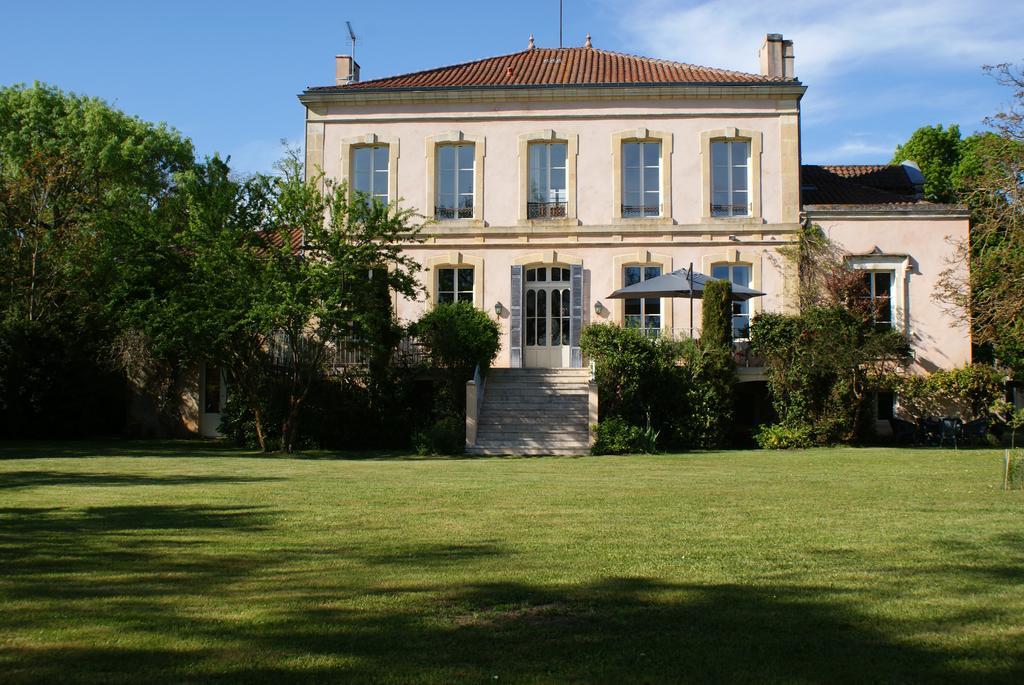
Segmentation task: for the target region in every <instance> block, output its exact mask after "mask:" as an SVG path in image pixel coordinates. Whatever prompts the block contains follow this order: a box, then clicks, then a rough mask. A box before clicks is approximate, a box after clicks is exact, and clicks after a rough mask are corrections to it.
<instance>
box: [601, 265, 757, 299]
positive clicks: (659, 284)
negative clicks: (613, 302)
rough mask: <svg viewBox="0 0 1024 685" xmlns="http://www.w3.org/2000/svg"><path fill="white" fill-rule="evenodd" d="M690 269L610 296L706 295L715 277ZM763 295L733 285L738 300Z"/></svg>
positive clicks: (658, 277) (663, 276) (677, 271)
mask: <svg viewBox="0 0 1024 685" xmlns="http://www.w3.org/2000/svg"><path fill="white" fill-rule="evenodd" d="M688 271H689V270H688V269H676V270H675V271H671V272H669V273H667V274H662V275H661V276H657V277H655V278H651V279H648V280H646V281H640V282H639V283H634V284H633V285H627V286H626V287H625V288H619V289H618V290H616V291H615V292H613V293H612V294H611V295H609V296H608V297H609V298H614V299H620V300H621V299H626V298H629V297H691V298H694V299H700V298H702V297H704V286H705V285H707V283H708V281H713V280H715V279H713V278H711V276H708V275H707V274H702V273H698V272H696V271H694V272H693V273H692V276H688V274H687V272H688ZM691 283H692V284H693V287H692V288H691V287H690V284H691ZM763 295H764V293H763V292H761V291H760V290H754V289H753V288H747V287H746V286H742V285H736V284H733V286H732V299H733V300H735V301H737V302H744V301H746V300H749V299H750V298H752V297H761V296H763Z"/></svg>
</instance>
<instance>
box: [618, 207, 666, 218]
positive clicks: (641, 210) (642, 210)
mask: <svg viewBox="0 0 1024 685" xmlns="http://www.w3.org/2000/svg"><path fill="white" fill-rule="evenodd" d="M660 213H661V207H659V206H658V205H622V217H623V218H624V219H633V218H636V217H643V216H658V215H659V214H660Z"/></svg>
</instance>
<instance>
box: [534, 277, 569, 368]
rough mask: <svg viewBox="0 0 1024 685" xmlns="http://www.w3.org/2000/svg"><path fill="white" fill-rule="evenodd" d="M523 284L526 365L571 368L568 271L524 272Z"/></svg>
mask: <svg viewBox="0 0 1024 685" xmlns="http://www.w3.org/2000/svg"><path fill="white" fill-rule="evenodd" d="M525 272H526V273H525V276H526V278H525V279H524V283H523V365H524V366H528V367H545V368H552V367H567V366H569V346H570V327H571V320H572V316H571V311H572V306H571V300H570V297H571V288H570V278H569V269H568V268H566V267H561V266H539V267H530V268H528V269H525Z"/></svg>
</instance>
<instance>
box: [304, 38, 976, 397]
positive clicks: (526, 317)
mask: <svg viewBox="0 0 1024 685" xmlns="http://www.w3.org/2000/svg"><path fill="white" fill-rule="evenodd" d="M752 49H753V46H752ZM760 64H761V69H760V73H757V74H747V73H741V72H736V71H728V70H724V69H715V68H710V67H701V66H694V65H690V64H682V63H678V62H671V61H667V60H660V59H651V58H646V57H637V56H633V55H626V54H620V53H615V52H609V51H606V50H601V49H598V48H595V47H593V46H592V45H591V41H590V37H589V36H588V37H587V42H586V45H585V46H584V47H571V48H541V47H535V46H534V44H533V40H532V38H531V40H530V44H529V47H528V48H527V49H526V50H523V51H522V52H517V53H513V54H509V55H502V56H498V57H489V58H486V59H481V60H478V61H474V62H468V63H465V64H458V65H454V66H445V67H439V68H435V69H428V70H425V71H420V72H415V73H411V74H403V75H399V76H392V77H387V78H380V79H374V80H368V81H361V80H360V78H359V65H358V64H356V63H355V62H354V61H353V59H352V58H351V57H348V56H338V57H337V58H336V76H335V83H334V84H332V85H326V86H318V87H310V88H307V89H306V90H305V91H304V92H303V93H302V94H301V95H300V96H299V100H300V101H301V102H302V103H303V105H305V107H306V134H305V135H306V140H305V151H306V167H307V173H308V174H312V173H318V172H320V171H322V172H323V173H324V174H325V175H326V176H327V177H330V178H332V179H335V180H337V181H344V182H347V183H348V185H349V188H350V189H351V190H353V191H354V190H358V191H362V192H365V193H368V194H370V195H372V196H373V197H376V198H378V199H380V200H382V201H394V200H397V201H398V202H399V203H400V204H401V205H402V206H403V207H409V208H412V209H414V210H416V211H417V212H419V213H420V214H422V215H424V216H426V217H429V218H431V219H433V223H431V225H430V226H429V227H428V228H427V230H426V236H427V237H426V241H425V242H424V243H421V244H410V246H409V248H408V252H409V254H411V255H412V256H413V257H415V259H416V260H417V261H418V262H419V263H420V264H421V265H422V266H423V268H424V269H425V272H424V276H423V277H424V280H425V283H426V286H427V291H428V296H427V299H426V301H406V300H401V301H397V302H396V310H397V314H398V316H399V318H400V319H404V320H415V319H417V318H418V317H419V316H420V315H421V314H422V313H423V311H424V309H425V308H428V307H431V306H434V305H435V304H437V303H440V302H447V301H452V300H466V301H470V302H472V303H474V304H475V305H476V306H478V307H480V308H482V309H485V310H487V311H489V312H494V313H495V315H496V316H497V317H498V319H499V321H500V323H501V326H502V331H503V334H502V349H501V352H500V356H499V358H498V361H497V366H499V367H578V366H580V365H581V364H582V363H583V360H582V358H581V355H580V352H579V348H578V344H579V333H580V330H581V328H582V327H583V326H586V325H587V324H588V323H594V322H617V323H620V324H623V325H629V326H639V327H642V328H645V329H658V330H659V331H661V332H663V333H666V334H668V333H671V334H674V335H688V334H689V332H690V330H691V328H695V326H694V323H697V324H699V320H700V318H699V317H700V308H699V303H697V306H696V313H695V314H694V318H695V321H694V322H691V320H690V306H689V303H688V302H687V301H686V300H685V299H667V298H666V299H656V298H647V299H632V300H630V299H627V300H612V299H609V298H608V295H609V294H610V293H612V292H613V291H615V290H616V289H618V288H620V287H622V286H624V285H629V284H631V283H635V282H638V281H642V280H645V279H649V278H653V277H655V276H658V275H660V274H664V273H667V272H669V271H672V270H675V269H680V268H688V267H689V266H690V265H691V264H692V265H693V268H694V269H695V271H697V272H701V273H705V274H708V275H712V276H715V277H718V278H728V279H730V280H732V281H733V282H734V283H736V284H740V285H745V286H749V287H752V288H754V289H756V290H760V291H762V292H764V293H765V296H764V297H760V298H755V299H753V300H750V301H749V302H746V303H737V304H736V305H735V317H734V329H735V333H736V337H737V338H738V339H742V338H744V337H745V336H746V335H747V330H748V325H749V321H750V318H751V317H752V316H754V315H756V314H757V312H759V311H787V310H791V309H792V307H793V305H794V301H793V300H794V296H795V293H794V288H793V283H792V281H793V275H792V274H790V273H788V271H789V270H790V269H789V268H788V267H787V265H786V261H785V259H783V258H782V256H781V255H780V254H779V248H780V247H782V246H784V245H787V244H791V243H792V242H793V240H794V237H795V235H796V232H797V231H798V229H799V227H800V224H801V222H807V221H809V222H815V223H817V224H819V225H820V226H821V227H822V228H823V230H824V231H825V233H826V234H827V235H828V236H829V238H830V239H831V240H832V241H833V242H834V243H835V244H837V245H838V246H840V247H841V248H842V249H843V250H845V251H846V252H848V253H849V255H850V256H849V259H850V264H851V266H853V267H854V268H857V269H863V270H864V271H865V278H866V279H867V281H868V284H869V296H870V297H871V298H872V299H874V300H875V301H876V306H877V311H878V316H879V321H880V323H884V324H888V325H892V326H893V327H895V328H897V329H899V330H901V331H903V332H905V333H907V334H908V336H909V337H910V339H911V341H912V342H913V345H914V350H915V354H916V361H915V364H916V366H917V367H918V368H920V369H923V370H931V369H935V368H948V367H952V366H955V365H963V364H965V363H967V362H968V361H970V341H969V337H968V335H967V332H966V331H965V330H964V329H961V328H958V327H957V326H956V325H955V322H954V320H952V319H951V318H949V317H948V316H947V315H946V314H945V313H944V312H943V311H942V308H941V307H940V306H939V305H938V304H936V303H935V302H933V301H932V298H931V294H932V291H933V288H934V285H935V281H936V278H937V276H938V274H939V272H940V271H941V270H942V269H943V268H945V265H946V259H947V257H948V256H949V255H950V254H951V251H952V249H953V248H952V245H951V241H955V240H959V239H962V238H963V237H965V236H966V235H967V230H968V219H967V214H966V213H965V212H964V211H963V210H962V209H960V208H956V207H950V206H945V205H937V204H932V203H928V202H925V201H923V200H921V199H920V190H921V186H922V184H923V178H922V176H921V174H920V172H919V171H918V170H917V169H916V168H915V167H913V166H912V165H902V166H889V165H881V166H801V161H800V113H801V110H800V102H801V98H802V96H803V94H804V92H805V90H806V86H804V85H803V84H802V83H801V82H800V81H799V80H798V79H797V78H796V76H795V72H794V54H793V44H792V42H791V41H787V40H784V39H783V38H782V36H780V35H778V34H768V35H767V36H766V38H765V40H764V43H763V44H762V46H761V48H760ZM747 377H749V378H755V377H756V374H747Z"/></svg>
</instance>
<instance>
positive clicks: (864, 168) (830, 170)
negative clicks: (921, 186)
mask: <svg viewBox="0 0 1024 685" xmlns="http://www.w3.org/2000/svg"><path fill="white" fill-rule="evenodd" d="M800 185H801V194H802V197H803V204H804V205H910V204H928V203H925V202H924V201H922V200H921V199H920V198H919V197H918V196H917V194H916V189H915V187H914V184H913V183H912V182H911V180H910V179H909V178H908V177H907V174H906V171H905V170H904V168H903V167H902V166H900V165H898V164H878V165H842V166H837V165H828V166H817V165H812V164H805V165H804V166H802V167H801V169H800Z"/></svg>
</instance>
